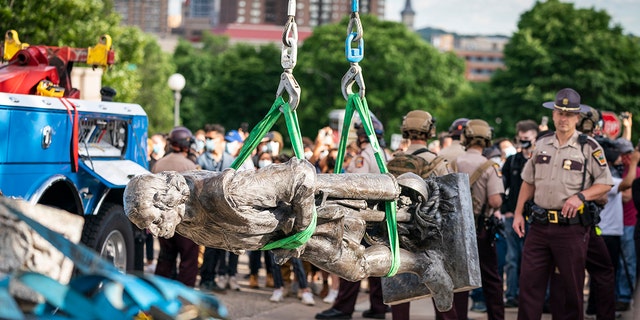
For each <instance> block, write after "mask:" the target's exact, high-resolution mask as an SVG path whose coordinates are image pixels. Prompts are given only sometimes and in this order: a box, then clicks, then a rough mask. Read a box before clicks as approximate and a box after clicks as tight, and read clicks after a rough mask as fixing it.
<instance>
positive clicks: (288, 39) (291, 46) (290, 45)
mask: <svg viewBox="0 0 640 320" xmlns="http://www.w3.org/2000/svg"><path fill="white" fill-rule="evenodd" d="M297 60H298V27H297V26H296V23H295V22H293V23H292V24H290V25H289V28H288V31H286V32H285V34H283V42H282V51H281V54H280V64H281V65H282V68H284V69H285V70H290V69H293V68H294V67H295V66H296V63H297Z"/></svg>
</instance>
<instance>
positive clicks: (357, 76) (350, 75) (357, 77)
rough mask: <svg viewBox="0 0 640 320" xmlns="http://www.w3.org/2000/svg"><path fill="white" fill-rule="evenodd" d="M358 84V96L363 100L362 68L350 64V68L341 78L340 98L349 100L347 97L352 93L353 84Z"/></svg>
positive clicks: (355, 64)
mask: <svg viewBox="0 0 640 320" xmlns="http://www.w3.org/2000/svg"><path fill="white" fill-rule="evenodd" d="M354 83H356V84H358V88H359V90H358V94H359V95H360V98H363V99H364V92H365V85H364V78H363V77H362V68H361V67H360V65H358V64H357V63H351V68H349V70H348V71H347V73H345V74H344V76H343V77H342V96H344V99H345V100H349V95H351V94H352V93H353V84H354Z"/></svg>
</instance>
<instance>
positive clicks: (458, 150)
mask: <svg viewBox="0 0 640 320" xmlns="http://www.w3.org/2000/svg"><path fill="white" fill-rule="evenodd" d="M468 121H469V119H467V118H459V119H456V120H455V121H453V123H452V124H451V126H450V127H449V137H450V138H451V139H452V141H451V144H450V145H448V146H446V147H444V148H442V150H440V152H438V155H439V156H441V157H444V158H445V159H446V160H447V161H448V162H449V163H453V161H454V160H455V159H456V158H457V157H458V156H459V155H461V154H463V153H464V151H465V149H464V146H463V145H462V144H461V143H460V137H461V135H462V128H464V126H465V125H466V124H467V122H468Z"/></svg>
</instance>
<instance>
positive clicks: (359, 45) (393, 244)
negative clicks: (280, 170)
mask: <svg viewBox="0 0 640 320" xmlns="http://www.w3.org/2000/svg"><path fill="white" fill-rule="evenodd" d="M351 6H352V10H351V11H352V12H351V18H350V19H349V25H348V26H347V38H346V41H345V55H346V57H347V61H348V62H349V63H350V68H349V70H347V72H346V73H345V74H344V76H343V77H342V83H341V84H342V86H341V89H342V95H343V96H344V98H345V100H347V105H346V108H345V109H346V110H345V115H344V121H343V125H342V136H341V137H340V143H339V145H338V155H337V157H336V163H342V164H343V163H344V155H345V152H346V149H347V140H348V136H349V129H350V125H351V119H352V118H353V113H354V112H358V115H359V116H360V120H361V121H362V125H363V127H364V130H365V133H366V134H367V136H368V137H369V143H370V144H371V147H372V148H373V151H374V156H375V158H376V163H377V165H378V168H379V169H380V173H389V170H387V165H386V163H385V160H384V159H385V158H384V156H383V152H384V150H383V149H381V148H380V144H379V143H378V138H377V137H376V134H375V131H374V129H373V123H372V121H371V113H370V111H369V106H368V105H367V99H366V98H365V89H366V87H365V83H364V78H363V76H362V68H361V67H360V65H359V64H358V63H359V62H360V61H362V59H363V58H364V37H363V28H362V22H361V21H360V15H359V13H358V8H359V4H358V0H352V2H351ZM354 44H356V45H355V46H354ZM354 84H356V85H357V86H358V92H357V93H354V92H353V85H354ZM342 169H343V168H342V165H340V166H336V167H335V173H340V172H341V171H342ZM396 213H397V207H396V201H395V200H394V201H385V217H386V221H387V229H388V234H389V246H390V249H391V266H390V268H389V272H388V273H387V275H386V276H387V277H393V276H394V275H395V274H396V273H397V272H398V269H399V268H400V243H399V241H398V226H397V221H396Z"/></svg>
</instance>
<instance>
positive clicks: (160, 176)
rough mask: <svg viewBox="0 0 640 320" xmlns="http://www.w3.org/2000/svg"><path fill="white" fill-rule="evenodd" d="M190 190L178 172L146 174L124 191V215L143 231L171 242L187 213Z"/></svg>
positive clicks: (130, 183) (130, 182) (136, 179)
mask: <svg viewBox="0 0 640 320" xmlns="http://www.w3.org/2000/svg"><path fill="white" fill-rule="evenodd" d="M188 199H189V186H188V185H187V183H186V181H185V179H184V177H183V176H182V175H180V174H179V173H177V172H175V171H165V172H160V173H157V174H145V175H139V176H136V177H134V178H133V179H131V180H130V181H129V183H128V184H127V187H126V188H125V191H124V211H125V213H126V215H127V216H128V217H129V220H131V222H133V223H135V225H137V226H138V228H140V229H148V230H149V232H151V234H153V235H154V236H157V237H164V238H170V237H172V236H173V235H174V233H175V230H176V226H177V225H178V224H179V223H180V222H181V221H182V218H183V217H184V213H185V202H186V201H187V200H188Z"/></svg>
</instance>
